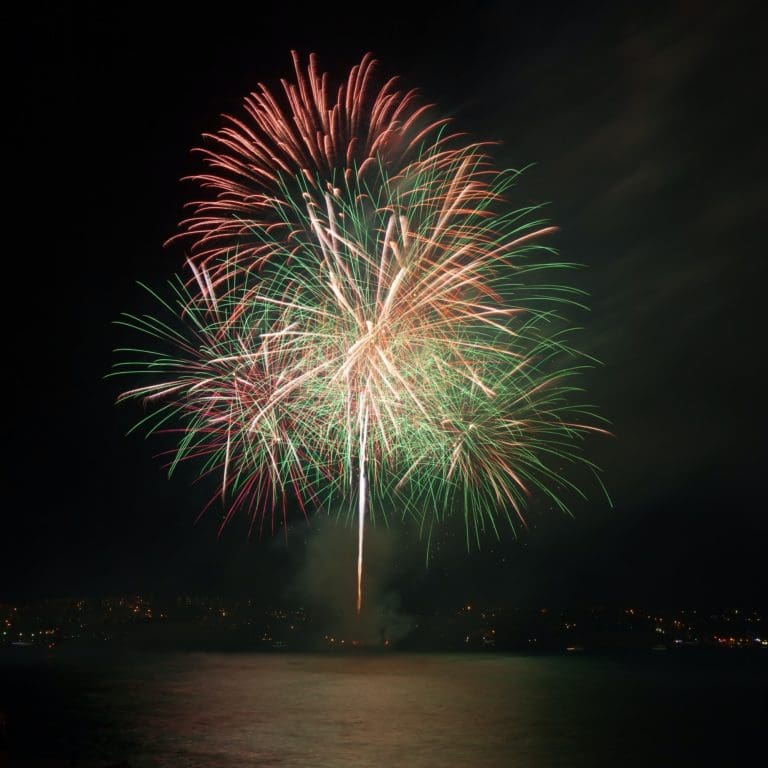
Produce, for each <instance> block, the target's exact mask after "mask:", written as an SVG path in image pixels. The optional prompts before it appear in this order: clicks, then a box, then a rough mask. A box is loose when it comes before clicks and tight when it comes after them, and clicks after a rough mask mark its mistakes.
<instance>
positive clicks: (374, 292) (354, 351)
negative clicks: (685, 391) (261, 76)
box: [114, 54, 604, 612]
mask: <svg viewBox="0 0 768 768" xmlns="http://www.w3.org/2000/svg"><path fill="white" fill-rule="evenodd" d="M294 64H295V71H296V82H295V83H288V82H286V81H283V83H282V87H283V90H282V96H280V95H277V94H275V93H273V92H272V91H270V90H269V89H267V88H266V87H264V86H260V87H259V90H258V91H256V92H254V93H252V94H251V95H250V96H248V98H247V99H246V100H245V105H244V114H243V115H242V116H240V117H228V118H226V125H225V126H224V127H222V128H221V129H220V130H219V131H218V132H217V133H215V134H213V135H211V136H208V137H207V139H208V148H206V149H203V150H201V153H202V156H203V158H204V161H205V164H206V166H207V170H206V172H205V173H201V174H199V175H196V176H194V177H192V178H193V180H195V181H196V182H197V185H198V188H199V189H200V197H201V199H199V200H196V201H195V202H193V203H192V204H191V213H190V215H189V216H188V217H187V218H186V219H185V220H184V221H183V222H182V224H181V231H180V233H179V235H178V236H177V238H178V239H179V240H180V241H181V242H183V243H185V244H186V245H187V247H188V251H189V256H188V258H187V262H186V263H187V273H186V275H184V276H179V277H178V278H177V279H176V280H175V281H173V282H172V285H171V288H172V290H171V293H170V298H164V297H163V296H161V295H160V294H159V293H154V292H153V295H154V296H155V298H156V299H157V301H158V303H159V306H160V310H161V311H160V312H159V314H158V316H157V317H154V316H148V315H142V316H135V315H123V317H122V319H121V321H120V322H121V323H123V324H124V325H127V326H129V327H131V328H132V329H134V331H137V332H139V333H140V334H141V335H142V336H143V337H144V338H145V339H146V342H145V343H144V344H142V345H140V348H135V349H134V348H132V349H126V348H123V349H120V350H118V353H119V355H120V359H119V361H118V362H117V363H116V364H115V368H114V373H115V374H124V375H130V376H131V377H134V378H135V377H142V378H143V380H144V383H142V384H141V385H140V386H136V387H134V388H131V389H129V390H128V391H126V392H124V393H123V394H122V395H121V396H120V398H119V399H120V400H126V399H140V400H142V401H144V403H145V405H147V406H148V414H147V415H146V416H145V417H144V419H143V420H142V421H141V422H139V425H140V426H144V427H146V429H147V431H148V432H150V433H151V432H155V431H162V430H167V431H170V432H172V433H173V434H174V435H175V436H176V438H177V443H176V447H175V449H174V451H173V454H172V456H171V459H170V470H171V471H173V469H174V468H175V467H176V466H177V464H178V463H179V462H180V461H182V460H193V461H196V462H199V464H200V466H201V474H213V475H216V476H217V477H218V478H219V480H218V486H219V490H218V491H217V493H216V497H214V499H212V501H215V499H216V498H218V497H219V496H220V497H221V499H222V500H223V502H224V505H225V510H226V513H225V515H224V518H223V523H222V525H225V524H226V522H227V521H228V520H229V519H230V518H231V516H232V515H233V514H234V513H235V512H236V511H238V510H240V509H245V510H247V511H248V513H249V514H250V518H251V525H252V527H253V525H254V524H255V523H256V522H258V524H259V527H260V528H261V527H262V526H263V525H264V523H265V522H266V521H270V527H272V528H274V525H275V521H276V517H277V516H282V517H283V518H285V516H286V510H287V508H288V503H287V500H293V501H295V503H296V504H297V505H299V506H300V507H301V509H303V510H305V512H306V513H308V511H309V510H310V509H316V508H320V507H326V508H333V507H339V504H338V500H339V499H340V498H343V499H347V500H348V501H349V507H348V509H349V514H350V516H356V517H357V523H358V566H357V610H358V612H359V611H360V607H361V604H362V585H363V578H362V577H363V536H364V530H365V522H366V519H367V518H368V517H370V516H371V513H372V511H373V510H377V511H379V513H382V514H385V513H386V511H387V510H388V509H389V510H392V509H397V510H398V511H399V512H400V513H401V514H403V515H412V516H414V517H415V518H416V519H417V520H419V521H420V523H421V525H422V529H424V530H426V531H429V532H431V530H432V527H433V525H434V524H435V523H438V522H440V521H442V520H444V519H445V517H446V516H447V515H449V514H450V513H452V512H457V511H458V512H459V513H460V514H463V516H464V518H465V521H466V531H467V542H468V544H469V543H470V542H471V540H472V539H476V540H477V541H478V542H479V537H480V534H481V533H483V532H486V531H491V532H493V533H495V534H496V535H498V521H499V520H500V519H506V520H507V521H508V523H509V524H510V525H511V526H512V528H513V530H514V529H515V527H516V526H517V525H518V524H522V525H525V518H524V512H525V508H526V506H527V504H528V502H529V500H530V498H531V496H532V495H534V494H539V495H542V496H543V497H545V498H548V499H549V500H550V501H551V502H552V503H554V504H555V505H556V506H557V507H558V508H560V509H562V510H563V511H567V506H566V501H565V500H564V499H565V497H567V495H568V494H569V493H570V492H571V491H573V492H576V493H578V494H581V491H580V490H579V488H578V487H577V485H576V484H575V483H574V482H573V481H572V480H568V479H567V478H566V476H565V471H564V468H565V467H566V465H573V464H575V465H582V466H584V467H587V468H588V469H589V470H590V471H592V472H594V473H595V477H597V474H596V473H597V469H596V467H594V465H593V464H592V463H591V462H590V461H589V460H588V459H587V458H586V456H585V455H584V453H583V438H584V437H585V435H586V434H587V433H588V432H592V431H597V432H602V431H604V430H603V429H602V428H601V427H599V426H596V423H599V419H598V417H597V415H596V414H595V413H594V412H593V410H592V409H591V408H589V407H587V406H584V405H582V404H580V402H579V399H580V391H581V390H580V388H579V387H578V383H577V376H578V373H579V372H580V370H581V369H582V368H583V367H584V366H585V365H586V364H588V362H589V361H588V360H587V358H585V357H584V356H583V355H578V354H577V353H576V352H575V350H573V349H572V348H571V346H570V342H569V338H570V330H569V327H568V325H567V323H566V322H565V319H564V317H563V313H564V310H567V309H568V308H569V307H572V306H578V305H580V304H581V299H582V297H581V294H580V292H579V291H578V290H576V289H574V288H572V287H568V286H567V285H562V284H561V283H559V282H558V281H557V280H555V279H554V278H552V277H551V275H553V274H556V273H557V272H559V271H562V270H565V269H568V268H571V267H573V266H574V265H572V264H568V263H564V262H562V261H559V260H558V259H557V257H556V255H555V253H554V251H553V250H552V249H551V248H549V247H548V246H546V245H545V244H543V238H544V237H545V236H546V235H548V234H549V233H550V232H552V230H553V228H552V227H551V226H549V225H548V224H547V223H546V222H545V221H544V220H543V219H542V218H541V216H540V215H539V212H538V209H537V208H536V207H528V208H523V209H517V210H512V209H511V208H510V206H509V205H508V204H507V202H506V199H507V197H508V196H509V192H510V190H511V188H512V187H513V185H514V184H515V182H516V180H517V177H518V174H517V173H516V172H512V171H498V170H496V169H495V168H494V167H493V165H492V163H491V160H490V159H489V157H488V154H487V147H486V146H485V145H483V144H478V143H470V142H467V141H466V140H463V139H462V137H461V136H460V135H458V134H455V133H451V132H449V130H448V128H447V124H446V121H444V120H439V119H438V120H435V119H434V118H433V117H432V116H431V111H432V108H431V107H427V106H423V105H421V104H420V103H419V101H418V99H417V97H416V94H415V93H414V92H413V91H409V92H401V91H399V90H397V87H396V81H395V80H390V81H388V82H387V83H385V85H384V86H383V87H381V88H379V89H378V90H375V88H374V86H373V70H374V62H373V60H372V59H371V58H370V56H365V57H364V58H363V60H362V62H361V63H360V64H359V65H358V66H356V67H354V68H353V69H352V71H351V72H350V75H349V77H348V79H347V81H346V83H344V84H342V85H340V86H339V87H338V88H337V89H334V90H332V89H331V87H330V85H329V79H328V77H327V75H325V74H319V72H318V68H317V63H316V60H315V58H314V56H312V57H310V60H309V66H308V68H307V70H306V71H304V69H303V65H302V63H301V61H300V60H299V58H298V57H297V56H296V55H295V54H294ZM372 502H373V503H372ZM341 506H343V505H341ZM284 522H285V520H284Z"/></svg>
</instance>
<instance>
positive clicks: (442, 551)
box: [0, 2, 768, 610]
mask: <svg viewBox="0 0 768 768" xmlns="http://www.w3.org/2000/svg"><path fill="white" fill-rule="evenodd" d="M86 5H87V4H79V7H78V10H72V9H57V10H50V11H48V10H45V9H44V6H35V9H34V10H30V11H28V12H27V13H26V15H25V16H23V17H13V18H4V19H3V22H4V26H5V28H6V35H7V36H8V37H9V38H10V46H11V50H12V61H11V65H10V67H9V69H8V70H7V72H8V75H9V77H8V83H7V85H6V90H5V92H4V99H3V100H4V106H5V109H4V113H5V122H6V125H8V126H10V131H11V138H10V140H9V141H8V143H7V144H6V145H5V151H4V153H3V155H4V158H3V159H4V165H5V167H6V169H8V166H10V176H9V175H7V174H6V175H5V177H4V182H5V191H6V194H7V195H9V196H10V199H11V200H12V202H11V203H10V205H11V208H10V211H9V210H8V209H7V206H8V203H7V202H6V214H5V217H4V221H5V225H4V237H3V242H4V250H5V257H4V259H3V267H4V274H3V286H4V290H3V296H4V300H3V308H4V312H5V315H6V317H5V322H4V325H3V330H4V333H3V347H4V352H3V357H4V365H3V369H4V372H3V386H4V390H5V394H4V398H3V403H4V409H3V411H4V418H3V419H2V424H3V443H4V456H5V458H4V462H3V466H4V472H5V481H4V488H5V492H4V494H3V496H4V502H3V504H2V509H3V511H2V513H0V514H1V516H0V526H2V527H1V528H0V600H2V599H7V600H15V599H22V598H30V597H36V596H43V595H51V596H52V595H73V594H84V595H103V594H113V593H123V592H135V591H150V592H165V593H170V594H176V593H183V592H193V593H201V592H202V593H224V594H237V595H249V596H254V597H256V598H262V599H264V600H273V601H274V600H280V599H290V598H291V597H292V596H293V597H295V596H296V595H297V591H298V592H300V585H301V583H302V579H303V578H305V576H306V574H307V568H308V567H309V565H308V563H311V564H314V565H313V566H312V567H316V566H317V564H318V563H320V566H319V567H321V568H322V557H320V558H319V560H318V552H320V553H321V552H322V551H323V549H324V547H326V546H327V548H328V551H329V552H333V553H335V554H334V557H336V554H338V553H339V552H344V551H346V552H347V554H346V555H343V554H342V555H340V556H341V557H342V558H343V556H347V557H349V558H350V562H351V560H352V558H353V557H354V554H355V547H356V537H355V534H354V532H353V530H351V529H342V530H341V531H339V530H338V529H334V528H332V527H331V526H329V525H328V523H326V524H324V525H322V526H321V528H322V530H321V531H320V533H318V532H317V531H316V530H314V529H311V528H309V527H307V525H306V524H305V523H302V522H301V521H300V520H297V521H296V523H294V524H293V525H292V526H291V535H290V537H289V544H288V546H287V547H286V545H285V542H284V539H283V538H281V536H280V535H278V536H277V537H276V538H272V537H263V538H262V539H261V540H260V539H259V538H258V537H254V538H252V539H251V540H248V537H247V520H245V519H238V520H236V521H235V522H234V523H233V524H232V525H231V526H230V527H229V528H228V529H227V530H226V531H225V533H224V534H223V535H222V537H221V538H220V539H218V540H217V538H216V529H217V526H218V522H219V519H218V515H219V511H218V510H217V511H214V512H212V513H211V514H210V515H208V516H207V517H205V518H203V519H202V520H201V521H200V522H199V523H198V524H196V525H195V518H196V515H197V513H198V512H199V510H200V509H201V508H202V506H203V504H204V503H205V501H206V499H207V498H208V496H209V495H210V493H211V492H212V486H211V485H210V484H204V483H201V484H197V485H193V484H192V483H193V480H194V472H192V471H191V470H183V471H181V472H180V473H179V474H178V475H177V476H175V477H174V478H173V479H171V480H168V479H167V478H166V477H165V474H164V472H163V470H162V468H161V466H160V462H159V461H158V460H156V458H155V455H156V454H157V453H158V452H159V451H160V450H162V448H163V447H167V446H164V443H163V441H162V439H158V440H149V441H145V440H144V439H143V438H142V437H141V436H140V435H137V434H134V435H131V436H129V437H127V438H126V437H125V436H124V435H125V432H126V431H127V430H128V428H129V427H130V426H131V425H132V424H133V422H134V421H135V420H136V418H137V417H138V416H139V415H140V409H139V406H137V405H135V404H134V405H133V407H132V406H131V405H127V406H121V407H120V408H118V407H116V406H115V405H114V401H115V398H116V396H117V394H118V393H119V391H120V385H121V382H117V381H114V380H109V379H107V380H105V379H104V378H103V377H104V375H105V374H106V373H107V372H108V371H109V368H110V365H111V363H112V360H113V354H112V349H113V348H115V347H117V346H120V345H121V344H122V343H123V342H124V341H125V336H124V332H123V331H121V329H120V328H118V327H116V326H114V325H113V324H112V321H114V320H115V319H116V318H117V317H118V315H119V313H120V312H121V311H141V310H142V309H144V308H146V306H147V299H146V298H145V296H144V295H143V293H142V291H141V289H139V288H138V287H137V286H136V281H137V280H141V281H144V282H147V283H149V284H151V285H155V286H160V285H162V283H163V282H164V281H165V280H167V279H168V278H170V277H171V276H172V274H173V273H174V271H175V270H176V269H177V268H178V267H179V266H180V264H181V261H182V258H183V255H184V254H183V249H182V247H181V246H171V247H168V248H164V247H163V242H164V241H165V240H166V239H167V238H168V237H169V236H171V235H173V234H174V232H175V231H176V225H177V222H178V220H179V218H181V216H182V206H183V203H184V201H185V200H186V199H188V197H190V196H191V195H192V193H193V188H192V187H191V185H185V184H183V183H181V182H179V179H180V177H182V176H184V175H185V174H189V173H193V172H195V171H196V170H197V169H198V168H199V167H200V166H199V164H198V162H199V161H198V160H196V158H195V157H194V156H193V155H191V154H190V148H191V147H193V146H196V145H197V144H198V143H199V137H200V134H201V133H203V132H204V131H212V130H215V129H216V128H217V127H218V126H219V124H220V120H219V115H220V114H221V113H222V112H230V113H232V112H237V111H238V109H239V105H240V102H241V99H242V97H243V96H244V95H245V94H247V93H248V91H249V90H251V89H252V88H254V87H255V85H256V83H257V82H259V81H263V82H266V83H270V84H275V83H276V81H277V78H279V77H281V76H287V75H290V72H291V60H290V55H289V51H290V49H291V48H295V49H297V50H299V51H301V52H304V53H309V52H310V51H314V52H316V53H317V54H318V55H319V56H320V61H321V65H322V66H323V68H325V69H327V70H329V71H330V72H331V73H332V74H334V75H336V76H337V77H340V76H342V75H345V73H346V71H347V70H348V69H349V68H350V67H351V66H352V65H353V64H355V63H356V62H357V61H358V60H359V58H360V57H361V55H362V54H363V53H364V52H366V51H368V50H371V51H372V52H373V53H374V54H375V56H376V57H377V58H378V59H379V61H380V62H381V70H380V72H381V75H382V76H389V75H392V74H399V75H401V76H402V80H403V84H404V85H405V86H408V87H418V88H419V89H420V91H421V93H422V94H423V96H424V99H425V100H426V101H429V102H434V103H436V104H437V105H438V107H439V111H440V112H442V113H444V114H449V115H450V116H451V117H452V118H453V120H454V124H455V125H456V126H458V127H460V128H462V129H464V130H466V131H468V132H469V133H470V134H471V135H473V136H475V137H477V138H478V139H493V140H497V139H498V140H500V141H501V144H500V145H499V146H498V147H497V148H496V150H495V153H496V158H497V161H498V164H499V165H504V166H509V167H523V166H526V165H529V164H533V165H532V167H531V168H530V169H529V170H527V171H526V172H525V174H524V177H523V178H522V179H521V181H520V183H519V185H518V187H517V190H516V192H515V195H516V197H515V199H514V200H513V202H514V203H515V204H519V205H521V206H522V205H525V204H528V203H534V202H549V203H550V205H549V207H548V216H549V218H550V219H551V220H552V221H553V222H554V223H556V224H557V225H559V227H560V228H561V229H560V232H559V233H558V234H557V235H556V237H555V239H554V241H553V242H554V244H555V245H556V246H557V247H558V249H559V250H560V251H561V253H562V255H563V256H564V258H565V259H567V260H569V261H577V262H580V263H581V264H583V265H585V269H583V270H581V271H579V272H578V273H577V274H576V275H575V276H574V278H573V279H574V281H575V283H576V284H577V285H578V286H579V287H582V288H584V289H585V290H587V291H588V292H589V294H590V295H591V298H590V301H589V304H590V309H591V311H590V312H589V313H581V314H580V315H579V314H576V315H575V316H573V320H574V323H576V324H577V325H579V326H581V327H583V331H582V332H581V333H580V336H579V344H580V346H581V348H582V349H584V351H586V352H588V353H589V354H591V355H594V356H595V357H597V358H599V359H600V360H602V361H604V364H603V365H601V366H599V367H596V368H594V369H593V370H592V371H591V372H590V373H589V374H588V375H587V377H586V381H585V383H586V385H587V387H588V389H589V399H590V400H591V401H592V402H593V403H595V404H596V405H597V406H598V407H599V409H600V411H601V413H602V414H603V415H604V416H606V417H607V418H608V419H609V420H610V421H611V423H612V427H611V428H612V430H613V432H614V433H615V436H614V437H612V438H607V439H599V440H594V441H593V443H592V444H591V447H590V452H591V455H592V456H593V458H594V459H595V461H596V462H597V463H598V464H599V465H600V466H602V467H603V469H604V479H605V482H606V485H607V486H608V488H609V490H610V492H611V495H612V497H613V499H614V507H613V508H610V507H609V506H608V504H607V503H606V502H605V500H604V499H601V498H600V495H599V493H598V492H597V490H595V491H594V492H593V493H592V499H591V501H590V502H589V503H583V502H579V501H577V500H576V499H572V509H573V513H574V517H573V518H566V517H563V516H560V515H559V514H557V513H556V512H553V511H550V510H548V509H547V508H546V506H544V505H541V506H536V505H535V506H534V507H533V509H532V510H531V516H530V523H531V527H530V530H529V531H528V532H527V533H526V532H524V533H523V534H522V535H521V536H520V537H519V538H518V540H517V541H515V540H514V539H513V537H512V535H511V534H510V533H507V532H505V535H504V537H503V539H502V540H501V541H500V542H496V541H493V540H491V539H486V540H485V541H484V543H483V549H482V550H481V551H480V552H473V553H471V554H467V553H466V550H465V547H464V539H463V533H462V525H463V522H462V521H461V520H458V519H457V520H456V521H455V523H456V524H455V525H453V526H447V527H446V529H445V530H444V531H443V532H441V533H440V535H439V536H438V543H439V546H438V548H437V550H436V554H435V557H434V558H433V561H432V563H431V564H430V566H429V568H428V569H426V568H425V566H424V547H425V544H424V542H423V541H422V542H419V541H418V540H417V539H416V537H415V535H414V533H413V532H412V531H410V530H407V529H405V530H400V529H399V527H398V526H397V525H395V526H394V528H395V530H393V531H392V532H391V533H388V534H383V533H380V534H379V537H380V540H379V542H378V543H377V540H376V537H373V538H372V545H371V546H372V547H373V548H374V550H376V547H378V550H376V551H378V552H379V554H378V556H376V557H374V558H373V561H372V562H371V568H372V572H371V578H372V579H374V580H378V582H379V583H380V584H383V585H384V586H383V587H382V589H383V590H387V591H389V592H392V593H395V594H397V595H398V599H399V600H401V601H402V604H403V605H405V606H408V607H409V608H412V609H414V610H416V609H424V608H425V607H426V606H429V605H431V604H434V605H438V606H441V605H445V606H450V605H453V604H454V603H456V604H458V603H459V602H460V601H462V600H464V599H475V600H481V601H485V602H488V603H493V602H496V603H507V604H539V603H541V604H560V605H566V604H572V603H574V602H579V603H582V602H583V603H600V602H619V603H622V604H630V603H637V602H641V603H642V602H645V603H654V604H670V605H729V606H730V605H734V606H737V605H755V604H763V603H764V602H765V596H766V594H768V589H767V588H768V568H766V566H765V556H764V552H765V547H766V541H767V540H768V515H767V514H766V503H765V497H766V491H765V484H766V481H765V476H766V449H765V445H766V437H765V435H766V427H767V426H768V423H767V420H766V402H768V400H767V399H766V395H765V388H766V363H765V360H766V354H765V346H766V342H765V338H766V334H765V331H766V297H765V285H766V281H765V278H766V275H765V262H766V258H765V254H766V250H765V228H764V226H761V225H763V222H764V220H765V213H764V211H765V206H766V203H768V185H767V183H766V167H767V166H766V159H767V158H766V145H765V135H766V131H765V124H764V122H763V114H762V113H763V111H764V107H763V105H762V102H763V100H764V95H763V93H762V92H763V90H764V84H765V80H766V76H768V72H767V71H766V70H767V69H768V68H767V67H766V62H765V53H764V50H763V39H762V37H761V34H762V25H761V24H759V23H758V19H757V15H758V14H757V10H756V9H757V7H758V6H757V5H755V6H752V7H750V6H747V5H742V4H739V3H730V4H728V7H727V8H726V7H725V4H720V5H722V6H723V7H719V6H718V5H713V6H712V8H711V9H707V8H706V7H705V4H702V3H697V2H687V3H686V2H680V3H669V4H663V5H660V6H658V7H656V6H650V5H649V6H648V7H647V8H645V9H643V10H642V11H640V10H637V9H635V10H633V9H632V7H633V6H634V5H637V4H631V3H630V4H626V5H625V6H623V5H622V4H615V3H611V4H579V3H574V4H566V6H565V8H558V7H557V6H556V5H552V4H543V3H526V4H515V3H507V2H500V3H468V2H457V3H447V2H443V3H439V4H434V5H433V6H432V7H431V8H430V6H429V4H424V3H421V4H416V3H409V4H401V5H398V4H397V3H395V4H391V3H387V4H375V3H370V4H367V3H360V4H357V5H354V6H347V7H344V6H343V5H339V4H327V3H316V4H314V6H312V7H310V9H309V10H307V9H305V8H304V6H303V4H301V5H300V4H294V3H290V2H287V3H275V4H270V3H252V4H249V5H248V7H249V8H250V10H244V9H243V7H241V4H240V3H232V4H229V3H226V2H220V3H215V4H211V5H209V6H207V10H206V12H205V14H204V15H203V14H202V13H198V12H197V11H190V10H179V11H178V12H170V11H165V10H160V9H159V4H156V5H157V6H158V7H152V10H151V11H146V12H145V11H141V12H140V11H137V10H136V9H135V6H134V5H132V4H131V5H129V4H126V5H124V6H122V7H121V8H112V7H106V5H108V4H94V5H93V6H92V7H91V8H87V7H86ZM642 5H644V4H642ZM270 6H272V7H271V8H270ZM653 8H656V10H653ZM4 13H5V12H4ZM339 541H342V542H346V544H347V545H348V550H345V549H344V547H342V546H341V545H340V544H339ZM326 542H327V544H326ZM377 569H378V570H377ZM349 577H350V584H349V589H350V592H349V599H350V602H351V599H352V598H351V595H352V590H353V584H352V579H353V574H352V573H351V571H350V573H349Z"/></svg>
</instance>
